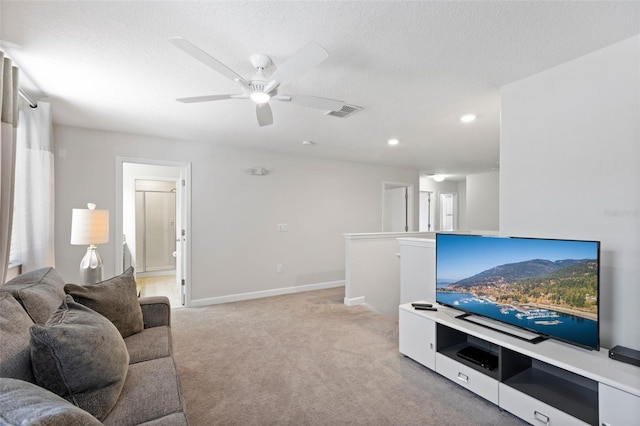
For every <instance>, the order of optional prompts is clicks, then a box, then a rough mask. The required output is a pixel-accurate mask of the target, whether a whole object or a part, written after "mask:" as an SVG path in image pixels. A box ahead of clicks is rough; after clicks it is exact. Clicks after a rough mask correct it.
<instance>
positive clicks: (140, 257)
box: [116, 157, 191, 307]
mask: <svg viewBox="0 0 640 426" xmlns="http://www.w3.org/2000/svg"><path fill="white" fill-rule="evenodd" d="M116 163H117V174H116V176H117V178H118V182H117V190H116V192H117V194H116V200H117V205H116V209H117V212H118V214H117V216H116V235H122V244H117V245H116V246H117V247H116V256H117V257H116V258H117V259H122V262H118V267H119V268H120V269H121V270H122V271H124V270H125V269H126V268H128V267H129V266H133V267H134V270H135V275H136V283H137V284H138V291H139V293H140V296H158V295H162V296H166V297H168V298H169V300H170V302H171V306H172V307H179V306H188V301H189V300H190V286H189V279H188V278H189V276H190V267H189V266H190V262H189V258H190V244H189V241H188V239H187V236H188V235H190V232H189V231H190V223H189V218H190V208H191V197H190V177H191V165H190V164H189V163H179V162H171V161H160V160H147V159H134V158H124V157H118V158H117V159H116Z"/></svg>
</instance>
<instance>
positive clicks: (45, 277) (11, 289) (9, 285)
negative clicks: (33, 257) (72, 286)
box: [0, 267, 64, 324]
mask: <svg viewBox="0 0 640 426" xmlns="http://www.w3.org/2000/svg"><path fill="white" fill-rule="evenodd" d="M0 293H11V294H12V295H13V297H15V299H16V300H17V301H18V302H20V304H21V305H22V306H24V309H25V311H27V313H28V314H29V316H30V317H31V319H32V320H33V322H35V323H36V324H44V323H45V322H47V320H48V319H49V317H50V316H51V314H52V313H53V311H55V310H56V309H58V306H60V303H62V300H64V278H62V275H60V273H59V272H58V271H57V270H56V269H54V268H51V267H47V268H40V269H36V270H34V271H29V272H26V273H24V274H21V275H18V276H17V277H15V278H14V279H12V280H11V281H8V282H6V283H5V284H3V285H1V286H0Z"/></svg>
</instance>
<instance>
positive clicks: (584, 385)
mask: <svg viewBox="0 0 640 426" xmlns="http://www.w3.org/2000/svg"><path fill="white" fill-rule="evenodd" d="M416 302H423V303H424V302H425V301H416ZM426 302H427V303H428V301H426ZM460 314H461V312H460V311H457V310H455V309H452V308H449V307H446V306H441V307H438V310H437V311H420V310H415V309H413V307H412V306H411V304H410V303H407V304H403V305H400V308H399V337H400V339H399V350H400V352H401V353H402V354H404V355H406V356H407V357H409V358H411V359H413V360H415V361H417V362H419V363H420V364H422V365H424V366H425V367H427V368H429V369H431V370H433V371H435V372H437V373H438V374H440V375H442V376H443V377H445V378H447V379H449V380H451V381H452V382H454V383H456V384H458V385H460V386H462V387H464V388H465V389H468V390H470V391H472V392H474V393H475V394H477V395H479V396H481V397H482V398H485V399H487V400H488V401H490V402H492V403H494V404H496V405H498V406H499V407H500V408H501V409H503V410H506V411H508V412H510V413H512V414H514V415H516V416H518V417H520V418H522V419H523V420H525V421H527V422H529V423H531V424H551V425H554V424H555V425H559V424H561V425H594V426H597V425H611V426H613V425H631V424H637V422H638V418H640V368H638V367H636V366H634V365H631V364H625V363H621V362H618V361H615V360H612V359H610V358H609V357H608V354H607V352H608V351H607V350H606V349H601V350H599V351H595V350H587V349H583V348H580V347H577V346H573V345H569V344H567V343H563V342H559V341H556V340H552V339H549V340H546V341H543V342H540V343H538V344H536V345H532V344H530V343H528V342H526V341H524V340H522V339H521V338H519V337H514V336H511V335H509V334H505V333H504V332H502V331H497V330H493V329H491V328H488V327H487V326H486V325H484V324H477V323H475V322H471V321H468V320H467V319H466V318H465V319H461V318H458V316H459V315H460ZM518 331H519V330H518ZM466 348H473V349H466ZM469 352H470V353H469ZM459 354H462V355H469V356H468V358H469V359H465V358H464V357H461V356H459ZM496 361H497V365H496ZM492 366H495V367H493V368H492Z"/></svg>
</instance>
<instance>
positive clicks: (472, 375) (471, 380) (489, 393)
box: [436, 353, 498, 404]
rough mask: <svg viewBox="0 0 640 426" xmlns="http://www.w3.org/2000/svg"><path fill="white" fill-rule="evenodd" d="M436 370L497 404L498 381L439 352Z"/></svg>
mask: <svg viewBox="0 0 640 426" xmlns="http://www.w3.org/2000/svg"><path fill="white" fill-rule="evenodd" d="M436 371H437V372H438V373H440V374H442V375H443V376H444V377H446V378H447V379H449V380H451V381H452V382H455V383H457V384H459V385H460V386H462V387H464V388H466V389H469V390H470V391H471V392H473V393H475V394H477V395H479V396H481V397H483V398H485V399H487V400H489V401H491V402H493V403H494V404H498V381H497V380H496V379H493V378H491V377H489V376H487V375H485V374H482V373H481V372H479V371H476V370H474V369H472V368H470V367H467V366H466V365H464V364H461V363H459V362H457V361H455V360H453V359H451V358H449V357H448V356H446V355H442V354H441V353H437V354H436Z"/></svg>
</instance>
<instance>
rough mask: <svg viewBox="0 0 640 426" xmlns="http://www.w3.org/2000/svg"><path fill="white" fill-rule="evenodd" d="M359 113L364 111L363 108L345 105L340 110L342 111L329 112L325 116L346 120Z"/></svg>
mask: <svg viewBox="0 0 640 426" xmlns="http://www.w3.org/2000/svg"><path fill="white" fill-rule="evenodd" d="M358 111H362V107H359V106H357V105H347V104H345V105H344V106H343V107H342V108H340V111H327V112H325V113H324V115H330V116H332V117H338V118H346V117H349V116H351V115H353V114H355V113H356V112H358Z"/></svg>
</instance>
